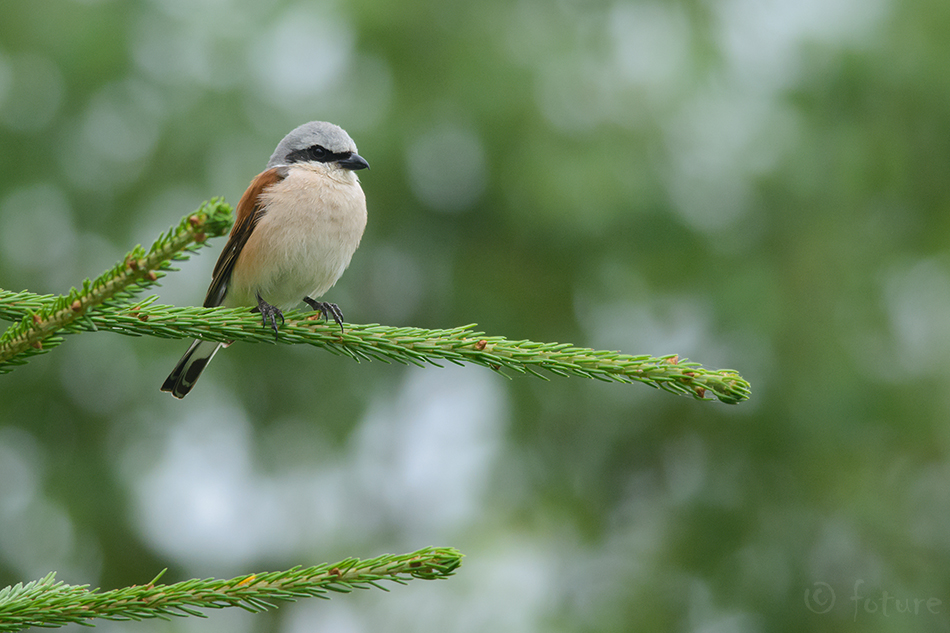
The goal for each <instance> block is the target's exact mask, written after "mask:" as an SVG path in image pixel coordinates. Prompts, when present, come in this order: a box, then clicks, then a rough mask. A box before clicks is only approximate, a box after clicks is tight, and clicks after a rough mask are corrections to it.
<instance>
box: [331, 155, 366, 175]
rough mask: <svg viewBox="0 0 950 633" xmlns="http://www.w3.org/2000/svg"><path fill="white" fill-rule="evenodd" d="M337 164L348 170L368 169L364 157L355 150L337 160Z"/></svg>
mask: <svg viewBox="0 0 950 633" xmlns="http://www.w3.org/2000/svg"><path fill="white" fill-rule="evenodd" d="M337 164H338V165H339V166H340V167H342V168H343V169H349V170H350V171H356V170H357V169H369V163H367V162H366V159H365V158H363V157H362V156H360V155H359V154H357V153H356V152H350V155H349V156H347V157H346V158H343V159H340V160H338V161H337Z"/></svg>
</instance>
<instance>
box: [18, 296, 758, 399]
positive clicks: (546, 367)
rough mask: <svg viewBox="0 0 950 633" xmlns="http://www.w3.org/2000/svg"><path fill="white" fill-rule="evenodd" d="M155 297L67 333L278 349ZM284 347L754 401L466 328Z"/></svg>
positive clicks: (722, 385) (709, 374) (707, 375)
mask: <svg viewBox="0 0 950 633" xmlns="http://www.w3.org/2000/svg"><path fill="white" fill-rule="evenodd" d="M43 300H44V298H43V297H39V296H37V295H31V294H30V293H10V292H6V291H0V317H5V318H9V317H7V315H8V314H10V313H11V312H12V313H13V314H16V313H17V311H20V310H24V309H26V307H27V306H33V305H36V304H37V302H42V301H43ZM151 301H152V299H147V300H145V301H142V302H139V303H137V304H135V305H130V306H105V307H101V308H99V309H97V311H96V312H95V313H94V314H90V315H89V316H88V318H87V319H86V320H85V321H77V322H76V323H73V324H72V325H71V326H70V327H69V328H67V331H76V332H79V331H84V330H99V331H105V330H108V331H112V332H118V333H120V334H127V335H131V336H157V337H161V338H200V339H205V340H211V341H222V342H224V341H241V342H245V343H261V342H263V343H272V342H274V333H273V330H271V329H270V328H265V327H262V326H261V318H260V316H258V315H256V314H253V313H251V312H250V311H249V310H248V309H247V308H234V309H227V308H195V307H187V308H186V307H175V306H167V305H151ZM284 316H285V317H286V321H285V322H284V324H283V325H281V327H280V333H279V335H278V337H277V341H278V342H280V343H284V344H288V345H296V344H301V343H306V344H308V345H313V346H316V347H320V348H323V349H325V350H327V351H329V352H332V353H334V354H338V355H345V356H349V357H350V358H353V359H354V360H356V361H360V360H373V359H375V360H381V361H383V362H389V361H395V362H398V363H403V364H414V365H419V366H424V365H425V364H427V363H428V364H432V365H438V363H437V362H436V361H437V360H443V361H449V362H451V363H455V364H462V363H473V364H476V365H482V366H485V367H489V368H491V369H494V370H501V369H508V370H511V371H514V372H517V373H520V374H532V375H534V376H538V377H540V378H543V379H545V380H547V375H545V373H542V371H544V372H547V373H548V374H554V375H559V376H581V377H585V378H594V379H598V380H603V381H607V382H626V383H629V382H635V381H636V382H642V383H645V384H647V385H650V386H652V387H656V388H659V389H664V390H666V391H669V392H672V393H677V394H683V395H690V396H693V397H694V398H699V399H706V400H708V399H709V398H706V397H705V396H706V395H707V393H709V394H712V395H714V396H715V397H716V398H718V399H719V400H720V401H722V402H725V403H728V404H736V403H738V402H741V401H743V400H745V399H747V398H748V397H749V394H750V387H749V383H748V382H746V381H745V380H744V379H743V378H742V377H741V376H739V374H738V373H737V372H735V371H733V370H730V369H719V370H710V369H706V368H704V367H702V366H701V365H700V364H699V363H694V362H690V361H687V360H686V359H679V358H678V357H677V356H675V355H670V356H661V357H651V356H648V355H641V356H631V355H629V354H621V353H620V352H614V351H601V350H593V349H588V348H583V347H574V346H572V345H570V344H567V343H537V342H533V341H509V340H507V339H505V338H504V337H502V336H486V335H485V334H484V333H482V332H478V331H475V330H473V329H472V328H473V327H474V325H466V326H462V327H457V328H453V329H449V330H426V329H422V328H414V327H402V328H399V327H390V326H384V325H375V324H373V325H353V324H345V325H344V332H343V334H340V330H339V328H338V327H337V326H336V324H333V325H328V324H327V323H325V322H324V321H321V320H317V319H316V315H315V313H313V312H297V311H288V312H286V313H285V314H284Z"/></svg>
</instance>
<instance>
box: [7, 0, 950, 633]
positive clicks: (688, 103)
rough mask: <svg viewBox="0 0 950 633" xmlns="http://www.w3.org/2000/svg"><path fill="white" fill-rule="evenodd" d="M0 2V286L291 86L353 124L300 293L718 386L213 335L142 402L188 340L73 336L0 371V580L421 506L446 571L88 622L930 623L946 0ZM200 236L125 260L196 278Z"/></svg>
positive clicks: (946, 141) (934, 621)
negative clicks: (589, 377) (442, 550)
mask: <svg viewBox="0 0 950 633" xmlns="http://www.w3.org/2000/svg"><path fill="white" fill-rule="evenodd" d="M0 13H2V17H0V287H3V288H7V289H13V290H19V289H29V290H32V291H34V292H39V293H62V292H65V291H67V290H68V289H69V288H70V287H71V286H73V285H78V284H79V283H80V282H81V281H82V279H83V278H85V277H92V276H95V275H97V274H99V273H100V272H101V271H103V270H105V269H106V268H107V267H108V266H111V265H112V264H113V263H114V262H116V261H117V260H118V259H119V258H120V257H121V256H122V255H123V254H124V253H125V252H126V251H127V250H128V249H129V248H131V247H132V246H133V245H134V244H136V243H140V242H141V243H145V244H146V245H148V244H150V243H151V242H152V240H153V239H154V238H155V237H156V236H157V235H158V234H159V232H161V231H162V230H164V229H166V228H168V227H169V226H170V225H172V224H173V223H175V222H177V221H178V220H179V219H180V218H181V217H182V216H183V215H185V214H186V213H188V212H190V211H192V210H193V209H195V208H196V207H197V206H198V205H199V204H200V203H201V201H202V200H205V199H207V198H210V197H212V196H216V195H224V196H225V197H226V198H227V199H228V200H229V201H230V202H231V203H236V202H237V200H238V199H239V197H240V195H241V193H242V192H243V191H244V189H245V187H246V186H247V184H248V182H249V181H250V179H251V178H252V177H253V176H254V175H256V174H257V173H258V172H259V171H261V169H263V166H264V164H265V162H266V161H267V158H268V157H269V155H270V153H271V151H272V150H273V148H274V146H275V145H276V144H277V142H278V141H279V140H280V138H281V137H282V136H283V135H284V134H285V133H286V132H287V131H289V130H290V129H291V128H293V127H295V126H296V125H298V124H300V123H303V122H305V121H308V120H312V119H323V120H329V121H333V122H335V123H338V124H340V125H342V126H343V127H344V128H346V129H347V131H349V132H350V134H351V135H352V136H353V138H354V139H355V140H356V142H357V144H358V146H359V149H360V153H361V154H362V155H363V156H365V157H366V158H367V159H368V160H369V161H370V162H371V164H372V170H371V171H369V172H361V173H360V176H361V178H362V181H363V187H364V190H365V192H366V196H367V199H368V201H369V214H370V218H369V225H368V228H367V231H366V234H365V236H364V238H363V242H362V246H361V248H360V250H359V251H358V252H357V253H356V256H355V257H354V260H353V263H352V265H351V267H350V269H349V270H348V271H347V273H346V274H345V275H344V276H343V278H342V279H341V281H340V282H339V283H338V284H337V286H336V287H335V288H334V289H332V290H331V291H330V292H329V293H328V294H327V295H326V298H327V300H330V301H334V302H336V303H339V304H340V306H341V307H342V309H343V311H344V313H345V315H346V317H347V319H348V320H349V321H351V322H354V323H371V322H378V323H385V324H389V325H415V326H421V327H451V326H457V325H461V324H465V323H471V322H477V323H478V324H479V327H480V328H481V329H483V330H485V331H486V332H488V333H489V334H499V335H505V336H508V337H510V338H514V339H521V338H531V339H534V340H539V341H560V342H571V343H574V344H578V345H583V346H590V347H596V348H599V349H619V350H623V351H624V352H627V353H636V354H640V353H650V354H656V355H659V354H671V353H678V354H679V355H680V356H681V357H688V358H689V359H690V360H695V361H699V362H701V363H703V364H704V365H706V366H709V367H729V368H733V369H736V370H738V371H739V372H740V373H741V374H742V375H743V376H744V377H745V378H747V379H748V380H749V381H750V382H751V383H752V385H753V396H752V399H751V400H750V401H749V402H747V403H743V404H741V405H738V406H726V405H722V404H719V403H702V402H696V401H693V400H691V399H688V398H682V397H676V396H673V395H670V394H667V393H664V392H658V391H654V390H652V389H648V388H646V387H644V386H642V385H618V384H600V383H597V382H594V381H586V380H582V379H574V378H572V379H557V378H556V379H553V380H552V381H551V382H543V381H540V380H537V379H534V378H529V377H521V376H518V377H515V378H514V379H512V380H510V381H509V380H506V379H504V378H502V377H500V376H498V375H495V374H493V373H492V372H490V371H488V370H485V369H482V368H479V367H466V368H454V367H450V368H446V369H442V370H440V369H436V368H429V369H419V368H414V367H409V368H406V367H401V366H389V365H385V364H383V363H363V364H357V363H354V362H352V361H351V360H348V359H345V358H338V357H335V356H332V355H330V354H327V353H324V352H321V351H319V350H315V349H311V348H306V349H305V348H303V347H301V348H289V347H284V346H280V347H274V346H253V345H236V346H233V347H232V348H230V349H228V350H227V351H226V352H224V353H222V354H220V355H219V356H218V357H217V359H216V360H215V362H214V364H213V365H212V366H211V368H210V369H209V371H208V372H207V373H206V374H205V377H204V378H202V380H201V382H200V383H199V385H198V387H197V388H196V390H195V391H194V392H193V393H192V395H190V396H189V397H188V398H187V399H186V400H183V401H180V402H179V401H176V400H173V399H172V398H170V397H169V396H167V395H165V394H161V393H160V392H159V390H158V387H159V385H160V384H161V382H162V380H163V379H164V378H165V375H166V374H167V373H168V371H169V370H170V369H171V368H172V366H173V365H174V363H175V362H176V361H177V359H178V357H179V356H180V354H181V353H182V352H183V351H184V349H185V347H186V345H187V343H186V342H184V341H169V340H158V339H135V338H126V337H121V336H118V335H112V334H105V333H103V334H86V335H83V336H77V337H72V338H70V339H69V340H68V341H67V342H66V343H65V344H64V345H63V346H62V347H60V348H59V349H57V350H55V352H53V353H51V354H49V355H46V356H41V357H37V358H35V359H34V360H32V361H31V362H30V363H29V364H28V365H26V366H24V367H21V368H18V369H17V370H16V371H15V372H13V373H12V374H10V375H7V376H3V377H0V586H5V585H7V584H11V583H15V582H19V581H25V580H30V579H35V578H38V577H40V576H42V575H44V574H46V573H47V572H48V571H50V570H55V571H57V572H58V577H59V578H60V579H62V580H65V581H67V582H70V583H88V584H90V585H92V586H101V587H103V588H113V587H117V586H123V585H127V584H133V583H144V582H147V581H148V580H150V579H151V578H152V577H154V576H155V574H156V573H157V572H158V571H159V570H161V569H162V568H164V567H169V572H168V574H167V575H166V576H165V580H166V581H169V582H171V581H177V580H181V579H185V578H190V577H193V576H200V577H208V576H217V577H226V576H229V575H237V574H239V573H242V572H248V571H255V570H267V569H280V568H287V567H290V566H292V565H296V564H313V563H319V562H323V561H333V560H338V559H340V558H343V557H346V556H350V555H352V556H360V557H371V556H375V555H377V554H380V553H383V552H405V551H411V550H413V549H416V548H419V547H423V546H427V545H445V546H455V547H458V548H460V549H461V550H462V551H464V552H465V554H466V555H467V558H466V560H465V563H464V566H463V567H462V569H461V570H460V572H459V574H458V575H457V576H456V577H455V578H453V579H451V580H449V581H447V582H441V583H423V582H418V583H413V585H412V586H410V587H406V588H396V589H394V590H393V591H392V593H389V594H384V593H381V592H366V593H361V594H360V595H355V596H349V597H342V596H341V597H338V598H336V599H334V600H333V601H331V602H329V603H326V602H324V601H319V600H311V601H305V602H302V603H299V604H295V605H290V606H284V607H282V608H280V609H279V610H278V611H276V612H273V613H270V614H267V615H258V616H253V615H249V614H245V613H232V612H215V613H212V614H211V615H212V617H211V619H209V620H194V619H189V620H181V621H175V622H170V623H165V622H148V623H115V624H107V625H100V628H99V630H105V631H119V630H121V631H139V632H146V633H157V632H165V631H190V632H199V631H200V632H218V631H222V632H223V631H228V632H235V631H236V632H238V633H241V632H249V631H274V632H280V633H303V632H308V633H309V632H313V631H316V632H324V631H326V632H329V631H333V632H334V633H348V632H351V631H353V632H361V631H371V630H372V631H393V632H402V631H460V632H475V631H513V632H514V631H519V632H520V631H634V630H657V631H662V630H668V631H781V630H788V631H800V630H812V631H902V630H912V631H922V630H935V631H946V630H950V573H948V571H947V570H948V569H950V483H948V480H950V456H948V450H950V424H948V421H950V420H948V417H950V389H948V388H947V383H948V380H950V372H948V370H947V369H946V367H947V365H946V358H947V356H948V353H950V249H948V247H950V36H948V34H950V3H948V2H946V0H916V1H910V0H830V1H825V0H723V1H715V0H706V1H700V0H682V1H679V2H674V1H669V2H664V1H660V0H653V1H649V0H648V1H643V2H640V1H634V0H629V1H627V0H617V1H615V2H599V1H594V0H588V1H584V0H517V1H512V2H501V1H499V0H483V1H482V2H456V1H453V2H446V1H444V0H406V1H403V2H393V3H384V2H370V1H367V0H353V1H351V2H346V3H343V2H338V1H331V0H327V1H326V2H304V1H297V2H292V1H283V0H280V1H277V0H275V1H263V2H262V1H260V0H206V1H199V2H196V1H193V0H152V1H145V0H142V1H138V2H119V1H117V0H112V1H110V0H48V1H37V0H4V2H3V4H2V11H0ZM223 244H224V240H223V239H219V240H216V241H215V243H214V244H213V245H212V248H210V249H206V250H204V251H203V253H202V254H201V255H200V256H198V257H195V258H194V259H192V261H190V262H188V263H187V264H185V265H183V266H182V267H181V272H180V273H176V274H172V275H170V276H168V277H167V278H166V279H165V280H164V282H163V286H162V287H161V289H160V292H161V299H160V301H161V302H163V303H174V304H178V305H199V304H200V303H201V301H202V299H203V297H204V292H205V289H206V288H207V285H208V282H209V281H210V271H211V268H212V265H213V263H214V260H215V259H216V257H217V254H218V252H220V249H221V247H222V246H223ZM928 601H929V602H928ZM934 601H936V602H934ZM928 605H929V606H928ZM915 606H916V608H915ZM902 608H903V611H902V610H901V609H902ZM885 611H886V613H885Z"/></svg>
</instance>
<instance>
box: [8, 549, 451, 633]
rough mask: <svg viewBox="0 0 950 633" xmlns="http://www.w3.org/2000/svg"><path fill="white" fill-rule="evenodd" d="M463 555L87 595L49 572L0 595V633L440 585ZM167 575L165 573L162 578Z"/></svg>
mask: <svg viewBox="0 0 950 633" xmlns="http://www.w3.org/2000/svg"><path fill="white" fill-rule="evenodd" d="M461 561H462V554H461V553H460V552H459V551H458V550H455V549H453V548H447V547H429V548H425V549H422V550H419V551H417V552H413V553H411V554H402V555H393V554H386V555H384V556H379V557H377V558H373V559H370V560H365V561H361V560H359V559H356V558H348V559H346V560H343V561H340V562H339V563H336V564H323V565H318V566H316V567H306V568H302V567H294V568H293V569H290V570H287V571H278V572H266V573H259V574H249V575H245V576H238V577H237V578H232V579H230V580H213V579H211V580H197V579H196V580H187V581H184V582H179V583H175V584H173V585H156V584H155V583H156V582H157V581H158V579H159V578H160V577H161V576H162V574H159V576H158V577H157V578H155V580H153V581H152V582H150V583H148V584H147V585H143V586H140V585H133V586H131V587H125V588H123V589H115V590H112V591H98V590H92V591H90V590H89V589H88V588H87V586H85V585H84V586H72V585H67V584H64V583H62V582H56V581H55V578H54V574H49V575H48V576H46V577H45V578H43V579H41V580H37V581H33V582H30V583H27V584H25V585H24V584H17V585H15V586H13V587H6V588H4V589H2V590H0V632H2V633H13V632H15V631H21V630H23V629H25V628H28V627H31V626H37V627H45V628H52V627H59V626H64V625H66V624H69V623H73V622H75V623H77V624H83V625H90V624H91V623H90V620H93V619H96V618H99V619H105V620H145V619H151V618H161V619H164V620H168V619H170V616H178V617H185V616H188V615H194V616H198V617H206V616H205V614H204V613H202V612H201V611H198V610H197V609H199V608H205V609H223V608H225V607H240V608H242V609H245V610H247V611H250V612H252V613H257V612H260V611H265V610H267V609H271V608H275V607H276V605H275V604H274V602H275V601H282V602H292V601H294V600H297V599H298V598H308V597H318V598H324V599H329V597H330V594H331V592H334V593H349V592H351V591H352V590H353V589H369V588H371V587H375V588H377V589H382V590H383V591H388V589H387V588H386V587H385V586H384V585H382V584H380V582H381V581H390V582H394V583H397V584H400V585H405V584H406V583H407V582H408V581H410V580H413V579H420V580H438V579H443V578H448V577H449V576H451V575H452V574H454V573H455V570H456V569H458V567H459V565H460V564H461ZM162 573H164V572H162Z"/></svg>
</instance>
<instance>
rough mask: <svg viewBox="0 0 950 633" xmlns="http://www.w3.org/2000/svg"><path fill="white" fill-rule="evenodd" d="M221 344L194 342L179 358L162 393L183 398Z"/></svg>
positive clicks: (163, 386) (166, 380)
mask: <svg viewBox="0 0 950 633" xmlns="http://www.w3.org/2000/svg"><path fill="white" fill-rule="evenodd" d="M222 345H223V343H215V342H214V341H198V340H196V341H195V342H194V343H192V344H191V347H189V348H188V351H187V352H185V355H184V356H182V357H181V360H179V361H178V364H177V365H175V369H173V370H172V373H170V374H168V378H166V379H165V383H164V384H163V385H162V391H167V392H169V393H171V394H172V395H173V396H175V397H176V398H184V397H185V396H186V395H188V392H189V391H191V388H192V387H194V386H195V383H196V382H197V381H198V377H199V376H200V375H201V372H202V371H204V368H205V367H206V366H207V365H208V363H210V362H211V359H212V358H214V355H215V354H216V353H217V351H218V350H219V349H221V346H222Z"/></svg>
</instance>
